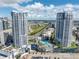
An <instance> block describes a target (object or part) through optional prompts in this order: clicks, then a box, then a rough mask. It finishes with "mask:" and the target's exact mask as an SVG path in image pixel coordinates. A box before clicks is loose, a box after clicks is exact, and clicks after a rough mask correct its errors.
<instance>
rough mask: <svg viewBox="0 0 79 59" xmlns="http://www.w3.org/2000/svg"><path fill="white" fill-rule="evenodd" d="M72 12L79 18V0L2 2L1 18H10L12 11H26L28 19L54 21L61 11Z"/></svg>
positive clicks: (0, 8) (0, 5) (6, 0)
mask: <svg viewBox="0 0 79 59" xmlns="http://www.w3.org/2000/svg"><path fill="white" fill-rule="evenodd" d="M63 9H64V10H72V11H73V14H74V18H78V16H79V14H78V13H79V0H0V17H10V15H11V12H12V10H17V11H21V12H22V11H26V12H27V13H28V16H27V18H28V19H39V18H40V19H52V18H55V17H56V13H57V12H59V10H60V11H61V10H63Z"/></svg>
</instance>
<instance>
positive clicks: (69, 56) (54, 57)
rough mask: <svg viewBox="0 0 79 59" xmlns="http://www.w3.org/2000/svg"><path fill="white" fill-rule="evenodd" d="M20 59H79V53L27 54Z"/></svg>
mask: <svg viewBox="0 0 79 59" xmlns="http://www.w3.org/2000/svg"><path fill="white" fill-rule="evenodd" d="M20 59H79V53H29V54H26V53H25V54H23V55H22V56H21V58H20Z"/></svg>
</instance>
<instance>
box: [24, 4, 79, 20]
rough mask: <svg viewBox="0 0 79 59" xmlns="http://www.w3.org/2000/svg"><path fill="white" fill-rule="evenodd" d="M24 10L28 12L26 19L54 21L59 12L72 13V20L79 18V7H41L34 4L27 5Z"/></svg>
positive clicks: (67, 5) (68, 5)
mask: <svg viewBox="0 0 79 59" xmlns="http://www.w3.org/2000/svg"><path fill="white" fill-rule="evenodd" d="M24 10H26V11H27V12H28V17H27V18H28V19H43V20H44V19H45V20H46V19H47V20H48V19H49V20H51V19H56V14H57V13H58V12H61V11H63V10H64V11H72V13H73V17H74V18H79V14H78V13H79V5H72V4H66V5H60V6H55V5H53V4H52V5H49V6H47V5H43V4H41V3H34V4H32V5H27V6H26V7H25V8H24Z"/></svg>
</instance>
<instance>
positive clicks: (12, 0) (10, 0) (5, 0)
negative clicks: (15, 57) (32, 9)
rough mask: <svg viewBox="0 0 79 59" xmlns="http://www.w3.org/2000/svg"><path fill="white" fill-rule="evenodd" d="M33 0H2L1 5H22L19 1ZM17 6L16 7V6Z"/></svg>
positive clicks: (27, 0) (0, 0)
mask: <svg viewBox="0 0 79 59" xmlns="http://www.w3.org/2000/svg"><path fill="white" fill-rule="evenodd" d="M29 1H32V0H0V7H12V8H14V7H15V6H16V7H20V5H19V4H18V3H23V2H26V3H27V2H29ZM16 7H15V8H16Z"/></svg>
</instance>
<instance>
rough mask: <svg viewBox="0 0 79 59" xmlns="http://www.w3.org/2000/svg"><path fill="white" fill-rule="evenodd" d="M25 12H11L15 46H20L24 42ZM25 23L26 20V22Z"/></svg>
mask: <svg viewBox="0 0 79 59" xmlns="http://www.w3.org/2000/svg"><path fill="white" fill-rule="evenodd" d="M26 16H27V13H16V12H12V29H13V37H14V41H15V46H17V47H21V46H22V45H25V44H26V38H27V36H26V31H25V26H26V24H25V20H26ZM26 23H27V22H26Z"/></svg>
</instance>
